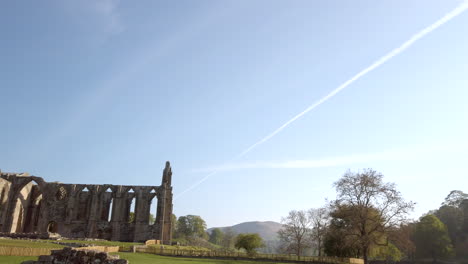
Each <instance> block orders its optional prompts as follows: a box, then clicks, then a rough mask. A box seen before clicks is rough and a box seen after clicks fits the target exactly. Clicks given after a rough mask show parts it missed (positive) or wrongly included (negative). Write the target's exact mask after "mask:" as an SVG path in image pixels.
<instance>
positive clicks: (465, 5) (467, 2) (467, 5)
mask: <svg viewBox="0 0 468 264" xmlns="http://www.w3.org/2000/svg"><path fill="white" fill-rule="evenodd" d="M467 9H468V0H463V2H462V3H460V4H459V5H458V6H457V7H456V8H455V9H453V10H452V11H451V12H449V13H447V14H446V15H445V16H443V17H442V18H440V19H439V20H437V21H436V22H435V23H433V24H431V25H430V26H428V27H426V28H424V29H423V30H421V31H419V32H418V33H416V34H414V35H413V36H412V37H411V38H410V39H408V40H407V41H405V42H404V43H403V44H401V45H400V46H399V47H397V48H395V49H393V50H392V51H390V52H389V53H387V54H386V55H384V56H383V57H381V58H380V59H378V60H377V61H375V62H374V63H372V64H371V65H370V66H368V67H367V68H365V69H363V70H362V71H360V72H359V73H357V74H356V75H354V76H353V77H351V79H349V80H347V81H346V82H344V83H343V84H341V85H340V86H338V87H337V88H336V89H334V90H333V91H331V92H330V93H328V94H327V95H325V96H324V97H322V98H320V99H319V100H318V101H316V102H315V103H313V104H312V105H311V106H309V107H307V108H306V109H305V110H304V111H302V112H301V113H299V114H297V115H296V116H294V117H293V118H291V119H290V120H288V121H287V122H286V123H284V124H283V125H281V126H280V127H279V128H277V129H276V130H275V131H273V132H271V133H270V134H268V135H267V136H266V137H264V138H262V139H260V140H259V141H257V142H256V143H254V144H253V145H251V146H250V147H248V148H247V149H245V150H244V151H242V152H241V153H240V154H239V155H237V156H236V157H235V158H233V159H232V160H236V159H239V158H241V157H243V156H245V155H246V154H247V153H249V152H250V151H252V150H253V149H254V148H256V147H257V146H259V145H260V144H263V143H265V142H266V141H268V140H270V139H271V138H272V137H274V136H275V135H276V134H278V133H279V132H281V131H282V130H283V129H285V128H286V127H288V126H289V125H290V124H292V123H293V122H294V121H296V120H297V119H299V118H301V117H302V116H303V115H305V114H307V113H308V112H310V111H312V110H313V109H315V108H316V107H318V106H320V105H321V104H323V103H325V102H326V101H328V100H329V99H330V98H332V97H333V96H335V95H336V94H337V93H339V92H341V91H342V90H343V89H345V88H347V87H348V86H350V85H351V84H352V83H354V82H355V81H357V80H359V79H360V78H361V77H362V76H364V75H366V74H368V73H369V72H371V71H373V70H375V69H377V68H378V67H380V66H381V65H382V64H384V63H386V62H387V61H389V60H390V59H392V58H393V57H395V56H397V55H398V54H400V53H402V52H403V51H405V50H406V49H408V48H410V47H411V46H412V45H413V44H414V43H415V42H417V41H418V40H420V39H421V38H423V37H424V36H426V35H427V34H429V33H431V32H432V31H434V30H436V29H437V28H439V27H440V26H442V25H444V24H445V23H447V22H449V21H450V20H452V19H454V18H455V17H457V16H458V15H460V14H462V13H463V12H465V11H466V10H467ZM232 160H231V161H232ZM218 172H219V170H215V171H213V172H212V173H210V174H208V175H206V176H205V177H203V178H202V179H201V180H199V181H198V182H196V183H195V184H193V185H192V186H190V187H189V188H187V189H186V190H184V191H183V192H181V193H180V194H179V195H177V196H176V197H175V198H176V199H177V198H178V197H180V196H182V195H183V194H185V193H187V192H188V191H190V190H192V189H193V188H195V187H197V186H198V185H200V184H201V183H203V182H204V181H206V180H207V179H208V178H209V177H211V176H213V175H215V174H217V173H218Z"/></svg>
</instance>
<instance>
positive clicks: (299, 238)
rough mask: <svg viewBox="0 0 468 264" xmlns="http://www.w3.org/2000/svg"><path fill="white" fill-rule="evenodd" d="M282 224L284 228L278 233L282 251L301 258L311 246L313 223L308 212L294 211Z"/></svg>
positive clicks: (282, 220) (283, 219)
mask: <svg viewBox="0 0 468 264" xmlns="http://www.w3.org/2000/svg"><path fill="white" fill-rule="evenodd" d="M281 223H282V224H283V227H282V228H281V229H280V230H279V231H278V236H279V238H280V241H281V244H282V245H281V246H282V250H283V251H285V252H294V253H296V254H297V255H298V256H300V255H301V254H302V252H303V250H304V249H305V248H307V247H309V246H310V245H309V242H310V227H311V222H310V218H309V216H308V214H307V212H306V211H295V210H293V211H291V212H289V214H288V216H287V217H285V218H282V219H281Z"/></svg>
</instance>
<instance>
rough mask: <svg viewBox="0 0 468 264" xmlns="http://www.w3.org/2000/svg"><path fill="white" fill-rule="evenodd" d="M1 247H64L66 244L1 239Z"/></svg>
mask: <svg viewBox="0 0 468 264" xmlns="http://www.w3.org/2000/svg"><path fill="white" fill-rule="evenodd" d="M0 247H27V248H63V247H64V246H61V245H58V244H54V243H50V242H45V241H44V242H35V241H29V240H22V239H0ZM0 263H3V262H0Z"/></svg>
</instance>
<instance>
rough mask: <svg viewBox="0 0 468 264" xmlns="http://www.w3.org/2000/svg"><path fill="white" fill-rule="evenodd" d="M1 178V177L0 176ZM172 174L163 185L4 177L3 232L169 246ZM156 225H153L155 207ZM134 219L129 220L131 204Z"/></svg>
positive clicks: (0, 189) (0, 197) (0, 188)
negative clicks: (154, 206) (157, 242)
mask: <svg viewBox="0 0 468 264" xmlns="http://www.w3.org/2000/svg"><path fill="white" fill-rule="evenodd" d="M0 173H1V172H0ZM171 178H172V171H171V168H170V164H169V162H167V163H166V168H165V169H164V172H163V179H162V184H161V185H160V186H127V185H111V184H104V185H94V184H63V183H58V182H50V183H49V182H45V181H44V180H43V179H42V178H40V177H35V176H29V175H22V174H15V173H1V178H0V232H6V233H32V232H35V233H44V232H49V233H58V234H60V235H61V236H64V237H70V238H84V237H87V238H101V239H107V240H119V241H146V240H148V239H158V240H161V241H163V242H164V243H165V244H169V243H170V242H171V238H172V234H171V229H172V228H171V215H172V186H171ZM152 202H153V203H157V211H156V222H155V223H154V224H150V223H149V216H150V207H151V203H152ZM132 203H134V207H135V210H134V218H133V219H132V221H130V220H131V214H130V211H131V205H132Z"/></svg>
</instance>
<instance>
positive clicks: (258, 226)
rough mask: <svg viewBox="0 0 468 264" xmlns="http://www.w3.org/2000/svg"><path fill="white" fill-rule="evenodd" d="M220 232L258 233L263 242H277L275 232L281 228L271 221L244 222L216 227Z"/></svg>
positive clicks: (209, 230)
mask: <svg viewBox="0 0 468 264" xmlns="http://www.w3.org/2000/svg"><path fill="white" fill-rule="evenodd" d="M214 228H215V227H213V228H209V229H208V232H211V230H213V229H214ZM218 228H219V229H221V231H223V232H225V231H226V230H228V229H231V230H232V231H233V232H234V233H236V234H240V233H258V234H259V235H260V236H261V237H262V238H263V239H264V240H265V241H271V240H277V239H278V237H277V232H278V230H280V228H281V224H280V223H277V222H273V221H266V222H259V221H254V222H244V223H240V224H237V225H233V226H225V227H218Z"/></svg>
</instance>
